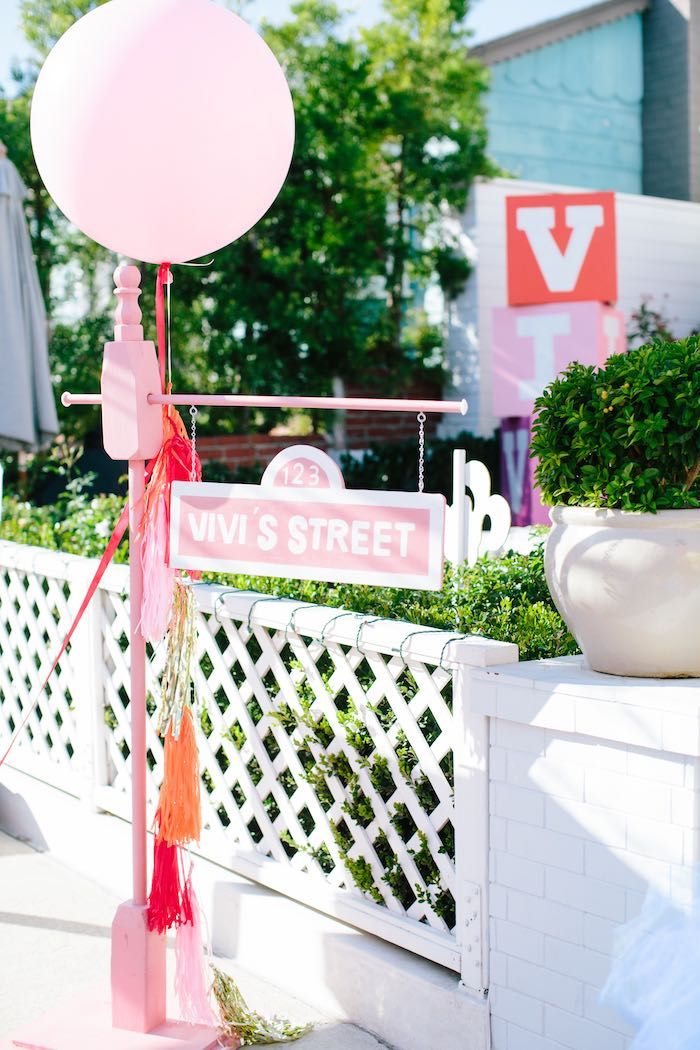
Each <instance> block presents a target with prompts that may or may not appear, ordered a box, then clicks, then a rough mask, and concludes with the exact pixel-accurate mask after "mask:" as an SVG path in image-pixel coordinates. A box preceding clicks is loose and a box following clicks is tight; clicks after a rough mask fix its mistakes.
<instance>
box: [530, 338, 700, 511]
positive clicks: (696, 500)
mask: <svg viewBox="0 0 700 1050" xmlns="http://www.w3.org/2000/svg"><path fill="white" fill-rule="evenodd" d="M535 410H536V412H537V418H536V421H535V423H534V425H533V440H532V446H531V452H532V455H534V456H537V457H538V459H539V465H538V467H537V471H536V479H537V483H538V484H539V486H540V488H541V489H542V493H543V496H544V500H545V502H547V503H551V504H565V505H579V506H585V507H606V508H617V509H621V510H628V511H649V512H652V513H655V512H656V511H657V510H668V509H681V508H685V507H699V506H700V481H699V477H698V475H699V473H700V343H699V341H698V337H697V336H691V337H690V338H688V339H683V340H680V341H677V342H654V343H651V344H650V345H648V346H642V347H639V349H637V350H631V351H630V352H629V353H626V354H615V355H614V356H613V357H610V358H609V359H608V361H607V362H606V364H605V366H604V367H602V368H598V369H596V368H593V367H591V366H585V365H581V364H578V363H574V364H572V365H569V367H568V368H567V369H566V370H565V371H564V372H563V373H562V374H561V376H559V377H558V378H557V379H555V380H554V382H553V383H551V384H550V385H549V387H547V389H546V390H545V391H544V393H543V394H542V396H541V397H540V398H539V399H538V400H537V401H536V403H535Z"/></svg>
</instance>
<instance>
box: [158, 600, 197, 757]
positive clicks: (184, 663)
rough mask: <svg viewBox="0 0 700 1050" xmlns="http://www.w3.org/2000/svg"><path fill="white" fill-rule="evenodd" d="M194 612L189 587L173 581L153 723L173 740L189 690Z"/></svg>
mask: <svg viewBox="0 0 700 1050" xmlns="http://www.w3.org/2000/svg"><path fill="white" fill-rule="evenodd" d="M194 614H195V601H194V595H193V593H192V589H191V588H190V587H188V586H186V585H185V584H183V583H180V581H179V580H178V581H176V583H175V594H174V595H173V611H172V616H171V617H170V626H169V629H168V648H167V655H166V659H165V669H164V671H163V678H162V680H161V702H160V709H159V711H158V722H157V728H158V732H159V733H160V735H161V736H164V735H165V733H166V732H168V731H170V732H172V735H173V737H174V738H175V740H177V738H178V736H179V735H180V724H181V722H182V715H183V711H184V709H185V704H186V703H187V701H188V700H189V698H190V693H191V689H192V658H193V655H194V647H195V640H196V628H195V622H194Z"/></svg>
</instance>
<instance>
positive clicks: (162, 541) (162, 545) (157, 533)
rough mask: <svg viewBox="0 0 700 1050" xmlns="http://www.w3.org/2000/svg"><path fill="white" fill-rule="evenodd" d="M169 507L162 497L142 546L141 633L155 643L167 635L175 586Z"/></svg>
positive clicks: (145, 532)
mask: <svg viewBox="0 0 700 1050" xmlns="http://www.w3.org/2000/svg"><path fill="white" fill-rule="evenodd" d="M167 557H168V508H167V505H166V502H165V496H160V498H159V499H158V504H157V507H156V513H155V515H154V516H153V517H152V518H150V519H149V520H148V521H147V522H146V525H145V528H144V533H143V543H142V546H141V564H142V566H143V600H142V602H141V633H142V635H143V636H144V638H145V639H146V640H147V641H149V642H151V643H153V644H154V645H155V644H157V643H158V642H160V641H161V639H162V638H163V637H164V636H165V632H166V630H167V627H168V621H169V620H170V612H171V609H172V604H173V591H174V588H175V569H171V568H170V567H169V565H168V564H167Z"/></svg>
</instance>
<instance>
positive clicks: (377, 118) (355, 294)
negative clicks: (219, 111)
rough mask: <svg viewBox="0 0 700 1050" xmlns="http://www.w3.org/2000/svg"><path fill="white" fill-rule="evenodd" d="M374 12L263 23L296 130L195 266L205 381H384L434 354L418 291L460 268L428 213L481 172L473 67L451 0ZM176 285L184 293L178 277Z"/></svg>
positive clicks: (482, 141) (399, 377)
mask: <svg viewBox="0 0 700 1050" xmlns="http://www.w3.org/2000/svg"><path fill="white" fill-rule="evenodd" d="M385 9H386V17H385V19H384V20H383V21H381V22H380V23H379V24H378V25H377V26H375V27H373V28H372V29H368V30H364V31H362V32H361V33H359V34H355V35H354V36H348V35H347V34H346V33H344V31H343V30H344V27H343V15H342V14H341V12H340V11H339V9H338V8H337V7H336V6H334V5H333V4H332V3H331V2H325V0H301V2H298V3H296V4H295V5H294V6H293V7H292V18H291V19H290V20H289V21H288V22H287V23H286V24H284V25H282V26H281V27H278V28H275V27H271V26H267V27H265V29H264V35H265V37H266V39H267V41H268V43H269V44H270V46H271V48H272V50H273V51H274V52H275V54H276V55H277V56H278V58H279V59H280V61H281V62H282V64H283V66H284V68H285V71H286V74H287V77H288V79H289V82H290V86H291V88H292V93H293V97H294V105H295V112H296V120H297V141H296V146H295V153H294V159H293V162H292V166H291V170H290V173H289V177H288V179H287V182H286V185H285V187H284V188H283V190H282V192H281V194H280V196H279V198H278V200H277V201H276V202H275V204H274V205H273V207H272V208H271V210H270V212H269V213H268V214H267V216H265V217H264V218H263V219H262V220H261V222H259V223H258V225H257V226H256V227H255V228H254V230H252V231H251V232H250V233H249V234H248V235H246V236H245V237H244V238H242V239H241V241H240V242H238V243H237V244H235V245H232V246H230V247H229V248H227V249H225V250H224V251H222V252H219V253H218V254H217V257H216V259H215V261H214V265H213V267H212V269H211V270H210V271H209V274H208V276H207V277H206V278H205V282H206V287H205V293H204V296H203V297H202V299H201V304H202V312H201V315H200V316H198V317H197V324H198V325H199V324H200V323H201V325H202V328H203V331H204V345H205V346H206V351H207V352H206V355H205V358H206V367H207V368H209V369H210V372H209V376H210V381H211V380H212V379H213V381H214V382H221V383H222V385H223V386H224V387H226V388H229V389H247V390H267V391H268V392H281V391H284V390H289V389H290V388H291V389H295V390H299V389H313V390H316V391H318V392H327V391H328V390H329V388H330V385H331V381H332V379H333V377H339V378H341V379H343V380H354V381H355V382H357V381H358V380H359V381H360V382H362V381H363V380H364V381H365V382H368V384H369V383H371V384H372V385H374V386H376V385H377V384H378V383H379V382H381V381H383V382H384V383H385V384H386V385H387V386H393V387H394V388H396V387H397V386H400V384H401V383H403V382H405V380H406V379H408V378H409V377H411V375H412V374H414V373H415V372H417V371H418V370H421V369H424V368H425V367H426V366H427V364H428V363H429V361H430V360H431V359H432V361H433V362H434V363H435V361H436V355H435V350H436V349H438V348H439V346H440V342H441V340H440V333H439V332H436V331H435V330H433V329H431V328H430V327H429V326H428V324H427V321H426V317H425V313H424V311H423V310H422V306H421V302H422V289H423V287H424V286H425V284H426V283H427V281H428V280H430V279H436V280H437V281H438V282H439V283H440V285H441V287H442V289H443V291H444V293H445V295H446V296H447V297H448V298H450V297H451V296H453V295H454V294H456V292H457V291H458V290H459V288H460V287H461V285H462V284H463V282H464V279H465V278H466V275H467V273H468V265H467V263H466V260H464V259H463V258H460V257H459V256H458V255H456V254H455V252H454V250H453V249H452V247H451V245H450V244H449V241H448V240H447V238H446V236H445V233H444V222H443V218H444V214H445V211H446V210H450V209H452V210H461V209H462V208H463V206H464V204H465V202H466V198H467V194H468V190H469V186H470V185H471V182H472V181H473V179H474V178H475V177H476V176H477V175H487V174H489V173H491V172H492V171H494V169H493V167H492V165H491V164H490V162H489V161H488V159H487V157H486V130H485V123H484V114H483V109H482V97H483V93H484V91H485V90H486V84H487V81H486V74H485V72H484V70H483V67H481V66H480V65H479V64H478V63H477V62H475V61H473V60H471V59H469V57H468V54H467V33H466V30H465V29H464V16H465V14H466V2H465V0H452V3H450V2H449V0H388V2H387V3H386V5H385ZM200 273H201V271H200ZM176 280H177V282H178V285H180V287H181V289H182V287H183V285H182V281H181V279H180V276H179V275H178V276H177V278H176ZM185 283H186V284H187V285H189V290H190V293H191V294H196V292H195V291H194V289H193V288H192V284H191V275H188V276H187V277H186V278H185ZM190 316H191V315H190ZM183 320H184V319H183ZM181 332H182V333H183V334H184V332H183V329H181ZM194 334H195V333H192V332H190V335H194ZM199 360H200V364H201V365H204V360H205V359H204V358H202V357H200V359H199ZM370 372H371V375H370ZM198 378H200V381H201V379H203V378H204V377H203V376H201V375H200V376H199V377H198Z"/></svg>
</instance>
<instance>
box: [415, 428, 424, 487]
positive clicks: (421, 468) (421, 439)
mask: <svg viewBox="0 0 700 1050" xmlns="http://www.w3.org/2000/svg"><path fill="white" fill-rule="evenodd" d="M416 419H417V420H418V491H419V492H422V491H423V488H424V485H425V412H419V413H418V415H417V416H416Z"/></svg>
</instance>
